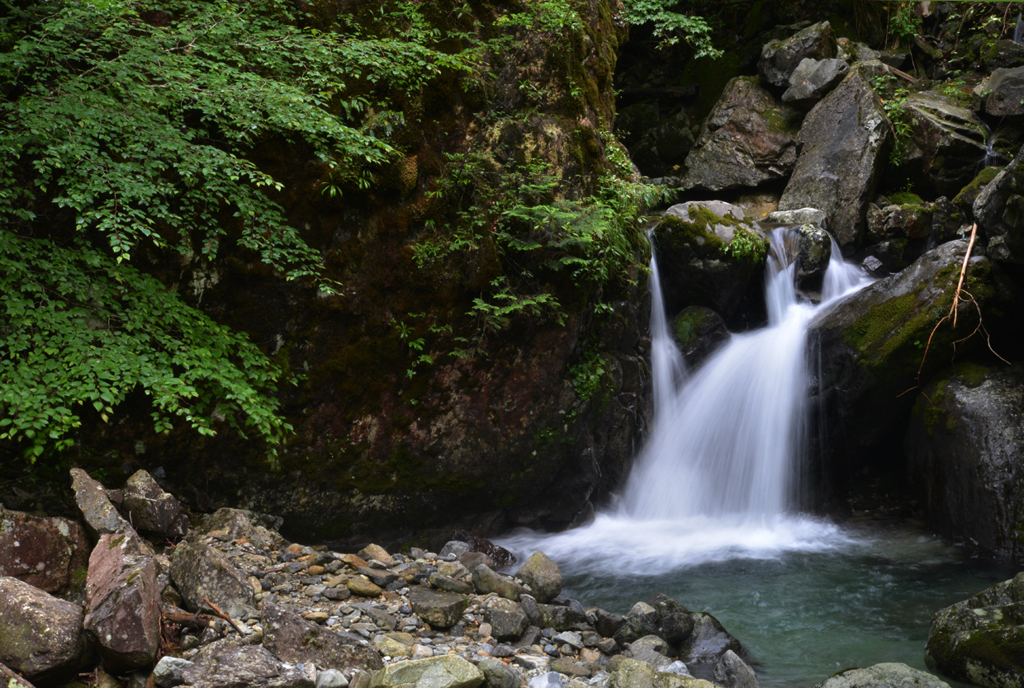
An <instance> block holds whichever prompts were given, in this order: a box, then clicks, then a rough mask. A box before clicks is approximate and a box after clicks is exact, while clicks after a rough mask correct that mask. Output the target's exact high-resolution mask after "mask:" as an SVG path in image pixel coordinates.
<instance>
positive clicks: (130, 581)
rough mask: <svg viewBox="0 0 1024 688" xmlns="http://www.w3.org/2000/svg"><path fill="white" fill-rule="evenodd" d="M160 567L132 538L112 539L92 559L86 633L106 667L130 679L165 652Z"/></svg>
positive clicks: (106, 539)
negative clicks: (162, 648)
mask: <svg viewBox="0 0 1024 688" xmlns="http://www.w3.org/2000/svg"><path fill="white" fill-rule="evenodd" d="M156 574H157V571H156V564H155V563H154V561H153V559H152V557H149V556H146V555H145V554H144V553H143V550H142V545H141V543H140V542H139V539H138V536H137V535H136V534H135V533H134V532H132V531H129V532H126V533H107V534H104V535H101V536H100V539H99V542H97V543H96V547H94V548H93V550H92V554H91V555H90V556H89V575H88V579H87V581H86V608H87V610H88V611H87V613H86V615H85V622H84V626H85V630H86V631H88V632H89V634H90V636H91V637H92V638H93V639H94V641H95V644H96V647H97V649H98V650H99V654H100V657H101V658H102V660H103V667H104V668H105V669H106V670H107V671H109V672H111V673H117V674H120V673H125V672H129V671H134V670H136V669H142V668H143V667H148V666H150V665H151V664H153V662H154V661H156V654H157V650H158V648H159V646H160V588H159V586H158V585H157V579H156Z"/></svg>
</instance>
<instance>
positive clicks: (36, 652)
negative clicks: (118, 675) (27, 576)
mask: <svg viewBox="0 0 1024 688" xmlns="http://www.w3.org/2000/svg"><path fill="white" fill-rule="evenodd" d="M0 619H3V632H2V633H0V662H3V663H4V664H6V665H7V666H8V667H10V668H11V669H13V670H14V671H16V672H18V673H20V674H23V675H24V676H25V678H27V679H28V680H29V681H31V682H33V683H36V684H38V685H40V686H50V685H59V684H60V683H62V682H64V681H67V680H69V679H71V678H72V677H74V676H75V674H76V673H77V672H78V669H79V668H80V667H81V666H82V663H83V659H84V658H85V656H86V651H87V648H88V643H87V640H86V637H85V633H84V632H83V630H82V608H81V607H79V606H78V605H77V604H72V603H71V602H65V601H64V600H61V599H58V598H56V597H54V596H52V595H50V594H49V593H46V592H43V591H42V590H39V589H38V588H35V587H33V586H31V585H29V584H28V583H23V582H22V581H20V580H18V579H16V578H9V577H6V576H0Z"/></svg>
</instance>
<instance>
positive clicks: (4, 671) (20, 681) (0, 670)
mask: <svg viewBox="0 0 1024 688" xmlns="http://www.w3.org/2000/svg"><path fill="white" fill-rule="evenodd" d="M0 676H3V677H4V678H6V679H7V680H8V681H13V686H20V687H22V688H35V686H33V685H32V684H31V683H29V682H28V681H27V680H25V679H24V678H23V677H22V676H20V675H19V674H16V673H14V670H13V669H10V668H8V667H7V666H6V665H5V664H4V663H3V662H0ZM7 685H8V687H9V688H11V686H12V684H11V683H8V684H7Z"/></svg>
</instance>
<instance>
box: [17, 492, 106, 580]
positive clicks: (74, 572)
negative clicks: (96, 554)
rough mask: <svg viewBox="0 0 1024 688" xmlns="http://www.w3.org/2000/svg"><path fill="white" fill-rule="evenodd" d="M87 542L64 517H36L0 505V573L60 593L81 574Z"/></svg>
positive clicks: (80, 528) (81, 575) (87, 549)
mask: <svg viewBox="0 0 1024 688" xmlns="http://www.w3.org/2000/svg"><path fill="white" fill-rule="evenodd" d="M88 558H89V542H88V540H87V539H86V537H85V531H84V530H83V529H82V526H80V525H79V524H78V523H77V522H75V521H70V520H68V519H66V518H40V517H38V516H32V515H30V514H26V513H22V512H20V511H8V510H6V509H4V508H3V507H2V506H0V576H10V577H11V578H17V579H18V580H20V581H23V582H25V583H28V584H29V585H32V586H35V587H37V588H39V589H40V590H45V591H46V592H53V593H56V592H62V591H64V590H67V589H68V588H70V587H72V586H73V585H75V584H76V582H77V583H79V584H80V582H81V579H82V577H83V576H84V574H85V569H86V564H87V562H88Z"/></svg>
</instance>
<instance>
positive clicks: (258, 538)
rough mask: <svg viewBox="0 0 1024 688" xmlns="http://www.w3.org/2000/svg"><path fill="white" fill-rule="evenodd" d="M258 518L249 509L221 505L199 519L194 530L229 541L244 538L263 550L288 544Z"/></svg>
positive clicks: (279, 547) (281, 547)
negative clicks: (221, 506)
mask: <svg viewBox="0 0 1024 688" xmlns="http://www.w3.org/2000/svg"><path fill="white" fill-rule="evenodd" d="M259 520H260V517H259V516H258V515H257V514H254V513H253V512H251V511H247V510H244V509H229V508H227V507H223V508H220V509H217V511H215V512H213V514H211V515H209V516H207V517H205V518H202V519H199V523H198V524H197V525H196V527H195V531H196V532H197V533H199V534H202V535H209V536H211V537H216V538H217V539H219V540H224V541H229V542H235V541H237V540H241V539H243V538H244V539H245V540H247V541H248V542H249V543H250V544H252V545H253V546H254V547H257V548H258V549H263V550H271V549H284V548H285V547H287V546H288V542H287V541H286V540H285V539H284V538H283V537H281V535H280V534H278V533H277V532H276V530H274V529H272V528H270V527H267V526H266V525H264V524H263V523H260V522H258V521H259ZM276 527H280V525H277V526H275V528H276Z"/></svg>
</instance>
